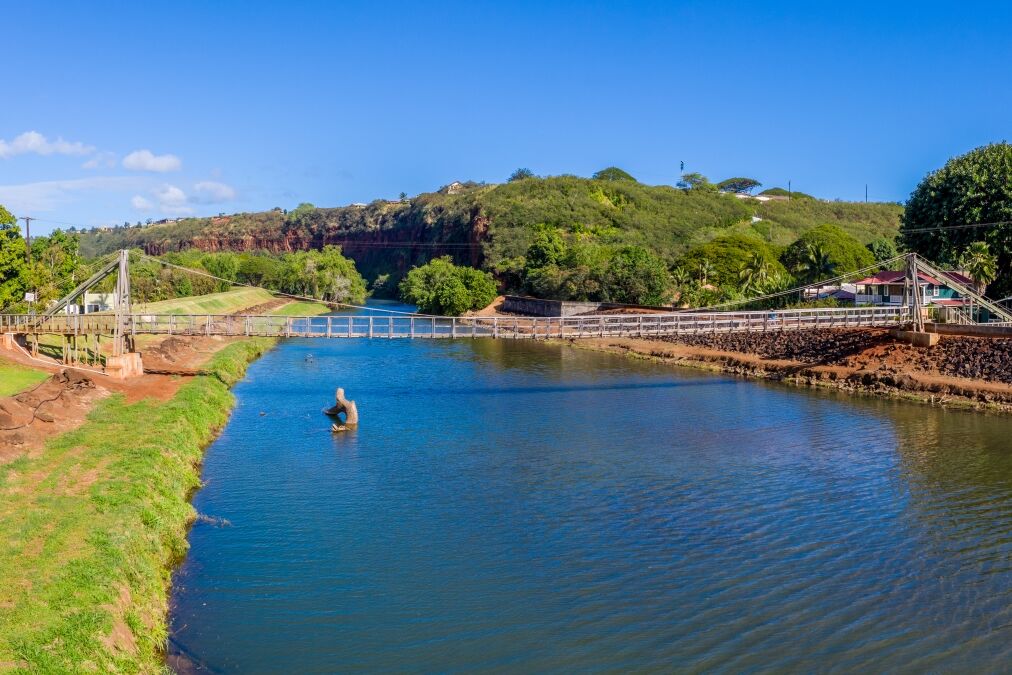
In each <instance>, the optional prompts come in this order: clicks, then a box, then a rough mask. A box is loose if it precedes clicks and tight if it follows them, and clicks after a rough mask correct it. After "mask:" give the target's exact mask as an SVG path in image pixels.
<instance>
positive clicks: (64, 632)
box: [0, 339, 272, 673]
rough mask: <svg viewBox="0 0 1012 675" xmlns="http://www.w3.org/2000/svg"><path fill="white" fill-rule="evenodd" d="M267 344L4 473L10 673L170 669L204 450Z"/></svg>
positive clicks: (2, 562)
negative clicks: (176, 569) (175, 593)
mask: <svg viewBox="0 0 1012 675" xmlns="http://www.w3.org/2000/svg"><path fill="white" fill-rule="evenodd" d="M271 344H272V341H270V340H257V339H254V340H243V341H241V342H237V343H235V344H232V345H229V346H228V347H226V348H225V349H223V350H222V351H220V352H218V354H216V355H215V356H214V357H213V358H212V360H211V362H210V363H209V364H208V366H207V368H208V370H209V371H210V372H211V373H212V374H211V375H208V376H198V377H195V378H193V379H191V380H189V381H188V382H187V383H185V384H184V385H183V386H182V387H181V388H180V390H179V391H178V393H177V394H176V396H175V397H173V398H172V399H171V400H170V401H166V402H160V401H154V400H151V399H147V400H144V401H141V402H139V403H134V404H128V403H126V402H125V401H124V399H123V397H122V396H120V395H115V396H111V397H109V398H106V399H104V400H102V401H100V402H99V403H98V405H97V406H96V407H95V409H94V410H93V411H92V413H91V414H90V415H89V417H88V421H87V422H86V423H85V424H84V425H82V426H81V427H79V428H78V429H76V430H74V431H71V432H68V433H65V434H62V435H60V436H57V437H55V438H53V439H51V440H50V441H49V442H48V443H47V445H46V447H45V449H44V451H43V452H42V453H40V454H39V455H38V456H33V457H27V456H25V457H22V458H20V459H18V460H15V461H14V462H13V463H9V464H7V465H3V466H0V671H2V672H17V673H21V672H24V673H29V672H31V673H57V672H59V673H63V672H101V673H108V672H131V673H133V672H145V673H156V672H163V671H164V670H165V666H164V662H163V655H162V654H163V649H164V647H165V640H166V612H167V609H168V597H167V591H168V585H169V581H170V574H171V566H172V565H173V564H175V563H177V562H178V561H179V560H181V559H182V557H183V555H184V554H185V552H186V546H187V544H186V531H187V526H188V524H189V523H190V522H191V521H192V519H193V516H194V510H193V507H192V506H191V505H190V502H189V495H190V494H191V492H192V491H193V490H194V489H195V488H196V487H197V486H198V485H199V481H200V461H201V458H202V456H203V448H204V447H205V446H206V445H207V444H208V443H209V442H210V441H211V439H212V438H213V436H214V434H215V433H216V430H217V429H219V428H221V426H222V425H223V424H224V423H225V420H226V419H227V417H228V411H229V409H230V408H231V405H232V401H233V398H232V395H231V393H230V392H229V390H228V386H229V385H230V384H231V383H233V382H235V381H237V380H238V379H239V378H240V377H241V376H242V372H243V371H244V370H245V367H246V365H247V364H248V363H249V362H250V361H251V360H253V359H254V358H256V356H257V355H259V354H260V353H262V351H263V350H265V349H267V348H268V347H269V346H270V345H271Z"/></svg>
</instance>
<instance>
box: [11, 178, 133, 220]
mask: <svg viewBox="0 0 1012 675" xmlns="http://www.w3.org/2000/svg"><path fill="white" fill-rule="evenodd" d="M142 187H143V180H142V179H139V178H130V177H116V176H95V177H93V178H77V179H73V180H51V181H42V182H38V183H23V184H21V185H0V204H4V205H5V206H7V207H8V208H10V209H11V210H14V211H21V212H42V211H53V210H55V209H56V208H57V207H59V206H61V205H63V204H66V203H67V202H69V201H71V200H72V199H73V198H74V195H76V194H79V193H86V192H121V191H126V190H138V189H141V188H142Z"/></svg>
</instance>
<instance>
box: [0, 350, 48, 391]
mask: <svg viewBox="0 0 1012 675" xmlns="http://www.w3.org/2000/svg"><path fill="white" fill-rule="evenodd" d="M47 377H49V373H46V372H44V371H41V370H35V369H34V368H28V367H27V366H22V365H18V364H16V363H11V362H10V361H6V360H4V359H0V396H13V395H14V394H18V393H20V392H22V391H24V390H25V389H29V388H31V387H34V386H35V385H36V384H38V383H39V382H42V381H43V380H44V379H46V378H47Z"/></svg>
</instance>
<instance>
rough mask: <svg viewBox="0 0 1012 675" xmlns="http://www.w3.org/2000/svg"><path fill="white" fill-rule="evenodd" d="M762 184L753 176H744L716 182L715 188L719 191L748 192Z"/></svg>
mask: <svg viewBox="0 0 1012 675" xmlns="http://www.w3.org/2000/svg"><path fill="white" fill-rule="evenodd" d="M762 186H763V184H762V183H760V182H759V181H757V180H756V179H755V178H745V177H744V176H739V177H737V178H728V179H726V180H722V181H720V182H719V183H717V189H718V190H720V191H721V192H738V193H740V194H749V193H750V192H752V190H755V189H756V188H759V187H762Z"/></svg>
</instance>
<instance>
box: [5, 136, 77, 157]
mask: <svg viewBox="0 0 1012 675" xmlns="http://www.w3.org/2000/svg"><path fill="white" fill-rule="evenodd" d="M93 152H95V148H94V146H91V145H85V144H84V143H80V142H77V141H74V142H71V141H65V140H63V139H62V138H57V139H56V140H55V141H50V140H49V139H48V138H46V137H45V136H43V135H42V134H40V133H39V132H38V131H26V132H25V133H23V134H20V135H19V136H15V137H14V140H12V141H10V142H8V141H5V140H3V139H2V138H0V159H8V158H10V157H14V156H15V155H27V154H35V155H90V154H91V153H93Z"/></svg>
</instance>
